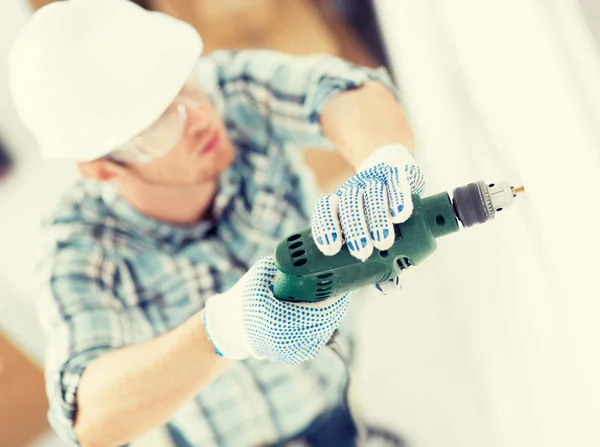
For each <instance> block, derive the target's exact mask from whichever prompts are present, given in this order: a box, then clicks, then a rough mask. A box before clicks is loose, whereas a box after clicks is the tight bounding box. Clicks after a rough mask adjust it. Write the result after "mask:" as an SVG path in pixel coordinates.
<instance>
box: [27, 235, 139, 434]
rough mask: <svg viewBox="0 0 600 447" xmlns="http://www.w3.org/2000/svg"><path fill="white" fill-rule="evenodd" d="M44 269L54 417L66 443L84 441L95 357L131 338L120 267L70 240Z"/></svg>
mask: <svg viewBox="0 0 600 447" xmlns="http://www.w3.org/2000/svg"><path fill="white" fill-rule="evenodd" d="M41 271H42V293H41V295H40V298H39V305H38V311H39V316H40V321H41V323H42V328H43V330H44V333H45V336H46V352H45V379H46V393H47V396H48V400H49V410H48V419H49V422H50V424H51V426H52V428H53V429H54V431H55V432H56V433H57V434H58V435H59V436H60V437H61V438H62V439H63V440H64V441H65V442H68V443H70V445H78V441H77V439H76V436H75V433H74V431H73V425H74V421H75V417H76V414H77V390H78V386H79V381H80V379H81V376H82V374H83V372H84V370H85V368H86V367H87V366H88V365H89V364H90V363H91V362H92V361H93V360H94V359H96V358H97V357H99V356H101V355H102V354H104V353H106V352H108V351H110V350H112V349H115V348H118V347H121V346H124V345H126V344H128V342H129V339H130V336H129V334H130V330H129V328H128V324H127V318H126V315H125V313H124V310H123V308H122V306H121V304H120V301H118V300H117V299H116V298H115V294H114V289H115V286H116V283H117V282H118V269H117V265H116V264H115V263H114V262H113V261H111V260H110V259H109V258H108V257H107V256H105V254H104V253H103V250H102V249H101V248H100V247H94V246H92V245H91V244H86V243H69V244H66V245H62V246H61V247H60V248H59V249H58V250H57V251H55V252H54V254H53V255H52V256H49V257H48V258H46V259H45V260H44V262H43V263H42V269H41Z"/></svg>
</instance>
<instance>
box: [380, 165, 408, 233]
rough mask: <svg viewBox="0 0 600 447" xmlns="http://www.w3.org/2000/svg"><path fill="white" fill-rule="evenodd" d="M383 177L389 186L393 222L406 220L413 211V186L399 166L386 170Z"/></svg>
mask: <svg viewBox="0 0 600 447" xmlns="http://www.w3.org/2000/svg"><path fill="white" fill-rule="evenodd" d="M383 178H384V179H385V183H386V186H387V191H388V199H389V201H390V214H391V216H392V218H391V220H392V222H393V223H402V222H406V221H407V220H408V218H409V217H410V215H411V214H412V212H413V202H412V197H411V188H410V183H409V182H408V179H407V178H406V173H405V172H404V171H402V170H400V169H398V168H389V169H386V170H385V171H384V173H383Z"/></svg>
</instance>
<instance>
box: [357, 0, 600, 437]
mask: <svg viewBox="0 0 600 447" xmlns="http://www.w3.org/2000/svg"><path fill="white" fill-rule="evenodd" d="M375 3H376V5H377V6H378V8H379V13H380V17H381V21H382V24H383V30H384V35H385V39H386V42H387V43H388V45H389V53H390V59H391V61H392V63H393V66H394V70H395V72H396V74H397V75H398V78H399V79H400V80H401V86H402V89H403V91H404V97H405V99H406V104H407V108H408V110H409V111H410V116H411V119H412V121H413V123H414V126H415V130H416V133H417V141H418V146H419V160H420V161H421V164H422V166H423V168H424V171H425V173H426V175H427V177H428V180H429V188H428V192H429V193H434V192H437V191H440V190H444V189H451V188H452V187H454V186H458V185H461V184H464V183H467V182H470V181H474V180H479V179H484V180H488V181H493V180H495V179H497V178H499V179H505V180H507V181H510V182H514V183H521V182H524V184H525V188H526V191H527V192H526V195H525V196H524V197H519V200H518V201H517V204H516V206H515V208H514V209H512V210H510V211H507V212H506V213H505V214H504V215H501V216H499V217H498V218H497V219H496V221H494V222H492V223H488V224H486V225H485V226H481V227H479V228H473V229H468V230H464V231H462V232H461V233H462V234H459V235H456V236H451V237H448V238H447V239H446V240H441V241H440V243H439V249H438V252H437V254H436V255H435V256H434V257H432V258H431V259H430V260H429V261H427V263H426V264H424V265H422V266H421V267H420V268H417V269H415V270H414V271H412V272H407V273H406V275H405V280H404V281H405V282H404V284H405V287H404V291H403V293H402V294H400V295H398V296H397V297H394V298H395V299H394V300H380V302H379V303H377V304H373V302H371V303H370V304H369V308H368V312H366V313H365V318H366V319H365V322H364V339H365V341H368V342H369V343H368V344H366V343H365V344H363V349H364V354H363V355H364V360H368V361H367V362H366V364H365V365H363V368H362V370H361V378H362V379H363V382H364V383H365V384H366V385H368V386H369V398H370V401H371V403H372V405H371V406H370V413H371V415H372V417H375V418H380V419H383V420H387V421H389V422H391V423H395V424H397V425H398V426H399V427H401V428H402V429H403V430H404V431H405V433H407V435H409V437H410V439H412V440H413V441H414V445H415V446H417V447H434V446H440V445H443V446H445V447H479V446H486V447H506V446H510V447H538V446H539V447H542V446H543V447H548V446H552V447H553V446H564V445H577V446H586V447H587V446H590V447H592V446H598V445H600V432H599V431H598V430H597V422H598V417H599V416H600V408H599V402H600V387H599V386H598V376H599V375H600V365H599V362H598V359H599V356H598V354H597V352H598V340H600V330H599V327H598V323H597V322H598V317H599V315H600V301H599V300H598V297H600V292H599V291H598V284H597V279H596V277H597V267H598V261H597V259H596V254H597V252H598V250H600V238H599V237H598V235H597V231H596V226H597V225H596V224H595V222H597V221H598V219H599V218H600V212H599V209H598V207H597V206H596V205H595V204H596V203H598V199H597V194H598V191H600V184H599V180H600V151H599V150H598V148H599V147H600V140H599V138H598V129H599V128H600V119H599V118H600V100H599V98H600V88H599V87H600V83H599V82H598V80H599V79H600V62H599V57H598V52H597V47H596V46H595V45H593V42H592V41H591V40H590V36H589V35H588V34H587V30H586V27H585V23H583V22H582V17H581V15H580V11H579V10H578V8H577V4H574V3H573V2H571V1H566V0H565V1H560V2H558V1H551V0H504V1H503V2H492V1H481V0H420V1H418V2H412V1H408V0H376V1H375ZM376 323H379V324H376ZM374 346H378V348H375V347H374ZM384 403H387V404H388V406H387V408H386V406H385V405H384Z"/></svg>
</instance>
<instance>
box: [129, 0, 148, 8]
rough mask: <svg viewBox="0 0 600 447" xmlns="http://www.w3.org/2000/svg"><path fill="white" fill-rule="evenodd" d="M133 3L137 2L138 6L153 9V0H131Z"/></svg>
mask: <svg viewBox="0 0 600 447" xmlns="http://www.w3.org/2000/svg"><path fill="white" fill-rule="evenodd" d="M129 1H130V2H132V3H135V4H136V5H138V6H141V7H142V8H144V9H147V10H148V11H152V7H151V6H150V3H152V1H151V0H129Z"/></svg>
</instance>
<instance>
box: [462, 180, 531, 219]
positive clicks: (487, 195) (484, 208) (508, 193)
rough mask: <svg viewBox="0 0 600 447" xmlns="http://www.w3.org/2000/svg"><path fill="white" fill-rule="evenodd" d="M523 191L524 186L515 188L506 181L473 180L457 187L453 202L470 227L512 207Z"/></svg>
mask: <svg viewBox="0 0 600 447" xmlns="http://www.w3.org/2000/svg"><path fill="white" fill-rule="evenodd" d="M522 191H523V187H517V188H514V187H512V186H510V185H509V184H508V183H506V182H504V181H501V182H495V183H489V184H486V183H485V182H483V181H479V182H473V183H469V184H468V185H465V186H460V187H458V188H455V189H454V190H453V191H452V195H453V199H452V203H453V205H454V211H455V212H456V217H457V218H458V219H459V220H460V222H461V223H462V225H463V226H464V227H465V228H468V227H471V226H473V225H476V224H481V223H485V222H487V221H488V220H491V219H494V218H495V217H496V213H499V212H501V211H503V210H505V209H507V208H510V207H511V206H512V205H513V203H514V198H515V197H516V195H517V193H518V192H522Z"/></svg>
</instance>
